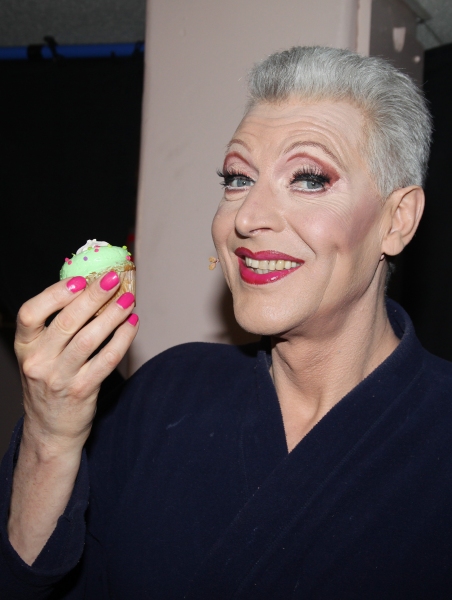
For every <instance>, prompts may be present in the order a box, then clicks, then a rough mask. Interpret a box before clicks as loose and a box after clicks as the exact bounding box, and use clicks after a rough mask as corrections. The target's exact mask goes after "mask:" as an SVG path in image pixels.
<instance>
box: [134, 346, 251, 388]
mask: <svg viewBox="0 0 452 600" xmlns="http://www.w3.org/2000/svg"><path fill="white" fill-rule="evenodd" d="M258 350H259V344H248V345H246V346H232V345H229V344H215V343H206V342H190V343H187V344H180V345H178V346H174V347H172V348H169V349H168V350H165V351H164V352H162V353H161V354H158V355H157V356H155V357H154V358H151V359H150V360H149V361H147V362H146V363H145V364H144V365H143V366H142V367H141V368H140V369H138V371H137V372H136V373H135V375H134V376H133V377H134V379H147V378H149V377H152V378H154V377H156V376H158V377H160V376H162V374H163V373H168V372H171V373H172V374H173V377H175V378H178V377H185V376H186V375H187V374H190V375H191V377H193V376H194V375H196V374H199V373H203V374H204V375H207V374H210V376H212V377H213V376H215V378H218V376H220V375H221V376H224V375H227V374H228V373H235V374H238V373H239V372H240V371H247V370H249V369H253V368H254V365H255V361H256V357H257V353H258Z"/></svg>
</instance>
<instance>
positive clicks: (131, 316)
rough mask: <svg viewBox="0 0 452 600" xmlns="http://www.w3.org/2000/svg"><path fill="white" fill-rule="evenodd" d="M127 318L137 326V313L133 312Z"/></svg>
mask: <svg viewBox="0 0 452 600" xmlns="http://www.w3.org/2000/svg"><path fill="white" fill-rule="evenodd" d="M127 320H128V321H129V323H130V324H131V325H133V326H134V327H135V325H136V324H137V323H138V315H136V314H135V313H132V314H131V315H130V317H129V318H128V319H127Z"/></svg>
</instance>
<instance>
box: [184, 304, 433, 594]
mask: <svg viewBox="0 0 452 600" xmlns="http://www.w3.org/2000/svg"><path fill="white" fill-rule="evenodd" d="M388 314H389V316H390V320H391V324H392V326H393V328H394V330H395V332H396V334H397V335H399V337H401V334H402V333H403V337H402V341H401V343H400V344H399V346H398V347H397V349H396V350H395V351H394V352H393V353H392V355H391V356H389V357H388V358H387V359H386V361H385V362H384V363H382V364H381V365H380V366H379V367H378V368H377V369H376V370H375V371H374V372H373V373H371V374H370V375H369V376H368V377H367V378H366V379H365V380H364V381H362V382H361V383H360V384H359V385H358V386H357V387H356V388H354V389H353V390H352V391H351V392H349V393H348V394H347V395H346V396H345V397H344V398H343V399H342V400H341V401H340V402H339V403H338V404H336V405H335V406H334V407H333V409H332V410H331V411H330V412H329V413H328V414H327V415H326V416H325V417H324V418H323V419H322V420H321V421H320V422H319V423H318V424H317V425H316V426H315V427H314V428H313V429H312V430H311V431H310V432H309V433H308V434H307V435H306V436H305V437H304V438H303V440H301V442H300V443H299V444H298V446H297V447H296V448H294V450H293V451H292V452H291V453H290V454H288V453H287V447H286V448H284V446H285V439H284V437H283V436H284V429H283V425H282V417H281V413H280V411H279V404H278V399H277V397H276V393H275V389H274V386H273V384H272V381H271V377H270V374H269V370H268V359H267V355H266V353H265V351H261V352H260V353H259V356H258V358H257V364H256V386H257V399H258V403H259V406H258V416H257V417H255V418H254V419H252V418H247V419H245V425H244V431H243V435H242V444H243V461H244V466H245V469H246V473H247V475H246V479H247V482H248V485H249V486H250V489H251V493H250V495H249V496H248V498H249V499H248V501H247V502H246V504H245V505H244V506H243V508H242V509H241V510H240V512H239V513H238V514H237V515H236V517H235V518H234V520H233V521H232V522H231V523H230V525H229V527H228V528H227V529H226V531H225V532H224V533H223V534H222V535H221V536H220V537H219V539H218V540H217V542H216V543H215V544H214V546H213V547H212V548H211V550H210V552H209V554H208V555H207V557H206V559H205V560H204V562H203V564H202V565H201V567H200V569H199V570H198V572H197V573H196V574H195V575H194V578H193V580H192V582H191V585H190V589H189V591H188V593H187V595H186V596H185V598H186V599H187V600H194V599H199V598H215V600H220V599H223V598H239V597H243V598H247V597H249V596H247V594H246V593H245V595H243V596H242V593H243V592H244V590H245V588H246V589H248V588H249V587H252V582H253V580H254V579H255V578H256V577H258V576H259V571H260V569H261V568H265V566H266V565H267V564H268V560H269V558H270V559H271V556H272V553H274V552H275V550H276V548H280V547H281V544H282V543H283V541H284V537H285V536H287V535H290V534H291V532H293V530H294V528H296V527H297V526H298V527H300V523H302V533H301V535H302V536H305V538H306V543H308V541H309V538H310V536H311V535H312V533H313V532H312V530H311V529H310V523H312V524H314V523H316V527H318V522H319V519H321V518H322V516H321V515H325V514H327V513H328V511H325V502H326V503H327V504H328V501H329V500H328V495H327V494H328V491H325V490H328V488H331V484H332V483H333V484H334V481H335V479H336V480H337V478H338V477H340V478H341V480H343V479H344V477H345V478H346V477H347V474H348V473H352V472H353V469H354V462H353V459H354V457H355V458H356V455H357V454H359V453H360V451H361V450H362V447H363V446H365V445H366V443H368V440H369V439H372V440H377V441H373V442H372V443H378V439H379V438H381V435H390V433H391V429H396V428H397V427H398V424H399V423H400V420H403V418H404V414H405V412H406V407H404V406H402V407H401V404H403V399H404V398H406V395H407V394H404V392H406V391H407V389H408V388H409V386H410V385H411V384H413V382H414V381H415V379H416V376H417V374H418V372H419V371H420V369H421V366H422V360H423V350H422V347H421V346H420V344H419V342H418V340H417V338H416V336H415V334H414V330H413V326H412V324H411V322H410V320H409V318H408V316H407V315H406V314H405V313H404V311H403V310H402V309H401V308H400V307H399V306H398V305H396V304H395V303H393V302H391V301H389V303H388ZM249 410H251V408H250V409H249ZM398 415H399V416H398ZM278 419H279V421H278ZM270 421H272V422H273V425H271V424H270ZM275 423H276V425H275ZM275 427H276V430H275ZM281 428H282V429H281ZM257 429H259V435H257V434H256V430H257ZM272 432H273V434H274V435H275V433H276V438H273V442H272V440H271V433H272ZM380 432H383V433H382V434H381V435H380ZM283 440H284V441H283ZM272 443H273V444H274V446H275V447H272V445H271V444H272ZM268 444H270V446H269V445H268ZM268 448H270V450H268ZM266 452H269V456H270V459H271V462H272V464H274V468H273V470H271V472H270V474H269V475H267V476H266V477H264V478H262V477H261V474H260V473H259V472H258V469H257V470H256V466H255V465H256V464H258V463H259V462H260V461H259V460H258V454H259V453H261V456H262V453H266ZM261 462H262V461H261ZM267 473H268V471H267ZM253 482H257V483H258V484H259V482H261V484H260V486H259V487H256V488H252V486H253ZM253 489H254V491H253ZM322 494H326V499H325V496H322ZM331 497H332V498H334V494H332V495H331ZM319 499H321V501H319ZM331 502H334V501H333V500H331ZM331 502H330V504H331ZM317 504H319V505H322V506H323V508H322V513H321V515H320V514H318V515H316V513H315V511H316V506H317ZM329 510H330V511H331V510H334V504H332V505H331V506H330V508H329ZM307 515H308V516H307ZM312 526H314V525H312ZM282 545H284V544H282ZM275 560H278V561H280V560H281V558H280V557H279V558H276V559H275Z"/></svg>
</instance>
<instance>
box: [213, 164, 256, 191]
mask: <svg viewBox="0 0 452 600" xmlns="http://www.w3.org/2000/svg"><path fill="white" fill-rule="evenodd" d="M217 175H218V177H221V178H222V179H223V181H220V185H221V186H223V187H227V186H228V185H229V184H230V183H231V181H232V180H233V179H234V178H235V177H245V178H246V179H251V178H250V177H249V176H248V175H245V173H242V172H240V171H237V170H236V169H231V168H228V169H225V170H224V171H222V170H221V169H217Z"/></svg>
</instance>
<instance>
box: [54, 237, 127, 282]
mask: <svg viewBox="0 0 452 600" xmlns="http://www.w3.org/2000/svg"><path fill="white" fill-rule="evenodd" d="M130 263H131V260H130V252H128V251H127V248H126V247H125V246H123V247H122V248H120V247H119V246H97V247H96V246H95V245H94V246H93V247H92V248H91V247H90V248H88V250H85V252H81V253H80V254H74V255H73V256H72V258H66V259H65V262H64V265H63V266H62V267H61V271H60V279H66V277H75V276H77V275H81V276H82V277H87V276H88V275H91V273H102V272H104V271H106V270H107V269H112V270H114V269H115V267H123V266H124V265H125V264H130Z"/></svg>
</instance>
